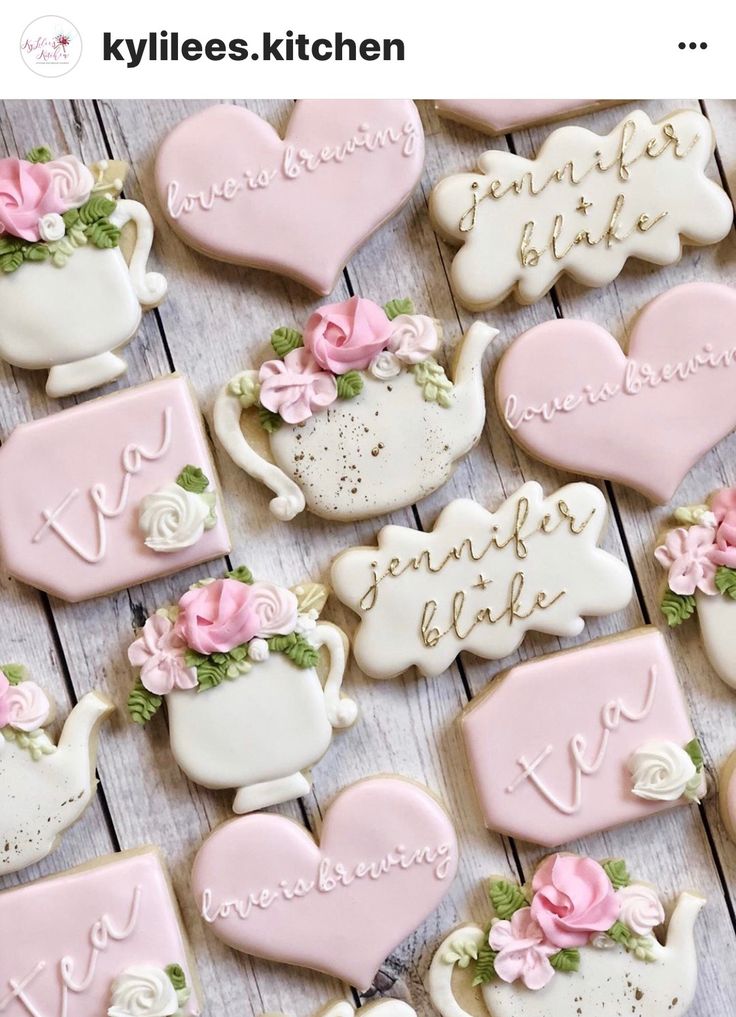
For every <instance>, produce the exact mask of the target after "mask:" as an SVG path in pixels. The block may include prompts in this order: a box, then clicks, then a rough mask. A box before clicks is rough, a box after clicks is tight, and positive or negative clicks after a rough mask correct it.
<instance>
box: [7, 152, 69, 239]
mask: <svg viewBox="0 0 736 1017" xmlns="http://www.w3.org/2000/svg"><path fill="white" fill-rule="evenodd" d="M64 211H66V207H65V205H64V203H63V202H62V201H61V199H60V198H59V196H58V194H57V193H56V191H55V189H54V178H53V175H52V174H51V173H50V172H49V170H48V168H47V167H46V166H45V165H44V164H43V163H32V162H26V161H25V159H0V233H10V234H12V235H13V236H14V237H20V238H21V240H29V241H31V242H33V241H36V240H38V239H39V237H40V234H39V232H38V220H39V219H40V218H41V217H42V216H44V215H46V214H47V213H48V212H64Z"/></svg>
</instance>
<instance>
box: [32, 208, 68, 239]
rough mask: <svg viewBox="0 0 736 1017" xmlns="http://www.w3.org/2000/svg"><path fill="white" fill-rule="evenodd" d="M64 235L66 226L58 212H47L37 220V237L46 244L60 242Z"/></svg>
mask: <svg viewBox="0 0 736 1017" xmlns="http://www.w3.org/2000/svg"><path fill="white" fill-rule="evenodd" d="M65 233H66V226H65V224H64V220H63V219H62V218H61V216H60V215H59V213H58V212H48V213H47V214H46V215H42V216H41V218H40V219H39V220H38V235H39V236H40V238H41V240H46V241H47V242H51V241H54V240H61V238H62V237H63V236H64V234H65Z"/></svg>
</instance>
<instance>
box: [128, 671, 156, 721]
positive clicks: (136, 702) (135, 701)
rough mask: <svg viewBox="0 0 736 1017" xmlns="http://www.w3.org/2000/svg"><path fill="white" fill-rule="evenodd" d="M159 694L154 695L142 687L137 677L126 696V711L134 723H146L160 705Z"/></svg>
mask: <svg viewBox="0 0 736 1017" xmlns="http://www.w3.org/2000/svg"><path fill="white" fill-rule="evenodd" d="M161 702H162V700H161V696H155V695H154V694H153V692H149V691H148V689H146V688H144V686H143V682H142V681H141V680H140V678H139V679H138V681H137V682H136V683H135V687H134V688H133V691H132V692H131V693H130V695H129V696H128V713H129V714H130V719H131V720H132V721H133V723H134V724H146V723H147V722H148V721H149V720H150V719H151V717H153V715H154V714H155V713H156V711H157V710H158V709H159V707H160V706H161Z"/></svg>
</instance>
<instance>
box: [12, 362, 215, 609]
mask: <svg viewBox="0 0 736 1017" xmlns="http://www.w3.org/2000/svg"><path fill="white" fill-rule="evenodd" d="M229 550H230V540H229V537H228V533H227V528H226V526H225V522H224V520H223V518H222V507H221V505H220V499H219V495H218V494H217V491H216V488H215V470H214V465H213V462H212V459H211V456H210V451H209V447H208V445H207V440H206V438H205V434H204V431H203V429H202V422H201V417H200V413H199V409H198V407H197V405H196V403H195V401H194V398H193V395H192V392H191V390H190V388H189V385H188V383H187V381H186V380H185V379H184V378H182V377H180V376H178V375H172V376H170V377H167V378H161V379H159V380H158V381H153V382H149V383H148V384H146V385H141V386H139V387H138V388H133V389H127V390H126V391H123V392H117V393H115V394H114V395H111V396H106V397H105V398H103V399H99V400H94V401H92V402H88V403H84V404H82V405H80V406H75V407H73V408H72V409H69V410H64V411H62V412H61V413H57V414H54V415H53V416H50V417H46V418H44V419H42V420H35V421H33V422H31V423H27V424H21V425H20V426H19V427H17V428H16V429H15V431H13V433H12V434H11V435H10V438H9V439H8V440H7V441H6V442H5V444H4V445H3V447H2V448H1V449H0V557H1V558H2V559H3V563H4V566H5V568H6V569H7V570H8V572H9V573H10V574H11V575H13V576H15V577H16V578H17V579H20V580H22V581H23V582H26V583H29V584H30V585H31V586H36V587H38V588H39V589H41V590H45V591H46V592H47V593H50V594H52V596H55V597H60V598H61V599H62V600H69V601H80V600H87V599H89V598H91V597H98V596H101V595H102V594H106V593H112V592H113V591H115V590H120V589H124V588H125V587H128V586H135V585H137V584H138V583H143V582H147V581H148V580H151V579H157V578H159V577H160V576H165V575H169V574H170V573H172V572H179V571H180V570H181V569H185V568H189V567H190V566H192V565H197V564H199V563H200V562H204V561H209V560H210V559H212V558H218V557H220V556H221V555H224V554H227V552H228V551H229Z"/></svg>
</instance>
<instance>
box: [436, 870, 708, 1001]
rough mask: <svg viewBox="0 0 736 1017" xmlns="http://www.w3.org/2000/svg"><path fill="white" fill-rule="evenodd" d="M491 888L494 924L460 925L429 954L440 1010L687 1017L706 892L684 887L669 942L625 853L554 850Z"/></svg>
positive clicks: (657, 905)
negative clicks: (527, 877) (518, 876)
mask: <svg viewBox="0 0 736 1017" xmlns="http://www.w3.org/2000/svg"><path fill="white" fill-rule="evenodd" d="M489 896H490V899H491V903H492V905H493V908H494V910H495V913H496V917H495V918H494V920H493V921H492V922H491V925H490V926H489V927H486V929H481V928H480V927H478V926H477V925H465V926H462V927H461V928H459V929H456V930H455V931H454V932H452V933H451V934H450V935H449V936H448V937H447V938H446V939H445V941H444V942H443V943H442V945H441V946H440V948H439V949H438V950H437V952H436V953H435V955H434V958H433V959H432V963H431V965H430V970H429V976H428V989H429V993H430V997H431V999H432V1002H433V1003H434V1005H435V1006H436V1007H437V1009H438V1011H439V1012H440V1014H441V1015H442V1017H474V1015H478V1014H480V1013H481V1012H482V1005H484V1006H485V1009H486V1010H487V1011H488V1013H489V1014H490V1015H491V1017H553V1015H554V1017H557V1015H558V1014H559V1015H560V1017H562V1015H565V1017H567V1015H568V1014H576V1013H584V1014H586V1015H587V1014H590V1017H593V1015H595V1017H599V1015H601V1017H602V1015H604V1014H605V1015H606V1017H684V1014H685V1013H686V1012H687V1010H688V1007H689V1006H690V1004H691V1003H692V1001H693V997H694V995H695V987H696V982H697V956H696V951H695V943H694V938H693V929H694V926H695V921H696V919H697V916H698V913H699V912H700V909H701V908H702V906H703V904H704V903H705V901H704V899H703V898H702V897H699V896H697V895H695V894H691V893H682V894H680V896H679V898H678V900H677V903H676V905H675V908H674V911H673V913H672V916H671V918H670V921H669V927H668V930H667V939H666V943H665V944H664V945H662V944H661V943H660V942H659V940H658V939H656V938H655V936H654V934H653V930H654V929H655V928H656V927H657V926H660V925H662V924H663V923H664V921H665V912H664V908H663V907H662V904H661V902H660V899H659V896H658V895H657V892H656V891H655V890H654V889H653V887H651V886H650V885H649V884H646V883H635V882H631V880H630V878H629V875H628V872H627V870H626V865H625V863H624V862H622V861H620V860H609V861H607V862H604V863H602V864H599V863H598V862H595V861H593V860H592V859H590V858H582V857H579V856H576V855H563V854H558V855H552V856H551V857H549V858H547V859H545V860H544V861H543V862H542V863H541V864H540V865H539V867H538V868H537V870H536V872H535V874H534V877H533V880H532V882H531V884H530V885H527V886H524V887H519V886H517V885H516V884H515V883H511V882H507V881H506V880H503V879H493V880H491V883H490V887H489ZM457 969H469V975H468V977H465V978H463V977H462V976H461V975H459V974H456V972H457ZM463 973H464V972H463ZM453 975H454V977H453ZM471 976H472V977H471ZM477 987H480V994H481V997H482V1004H481V1002H480V999H478V997H477Z"/></svg>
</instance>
